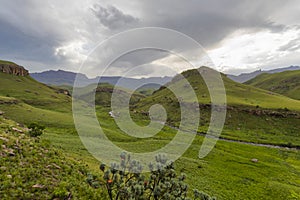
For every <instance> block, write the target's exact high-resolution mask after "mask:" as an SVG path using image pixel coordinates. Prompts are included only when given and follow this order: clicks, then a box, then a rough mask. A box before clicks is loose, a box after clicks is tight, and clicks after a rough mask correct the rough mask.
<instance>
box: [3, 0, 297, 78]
mask: <svg viewBox="0 0 300 200" xmlns="http://www.w3.org/2000/svg"><path fill="white" fill-rule="evenodd" d="M0 4H1V7H0V27H1V30H0V43H1V45H0V59H6V60H11V61H15V62H17V63H19V64H21V65H24V66H25V67H26V68H28V69H29V70H30V71H32V72H34V71H44V70H47V69H64V70H71V71H77V70H78V68H79V66H80V64H81V62H82V61H83V60H84V59H85V58H86V56H87V55H88V53H89V51H90V50H92V49H93V48H94V47H95V46H96V44H98V43H99V42H101V41H103V40H105V39H107V38H108V37H110V36H112V35H114V34H117V33H120V32H122V31H126V30H129V29H132V28H140V27H145V26H158V27H164V28H170V29H174V30H176V31H180V32H182V33H184V34H186V35H188V36H190V37H192V38H193V39H195V40H196V41H197V42H199V43H200V44H201V45H202V46H203V47H204V48H205V50H206V52H207V53H208V55H209V56H210V57H211V58H212V60H213V62H214V63H215V68H217V69H218V70H221V71H223V72H226V73H240V72H244V71H252V70H256V69H258V68H261V69H271V68H275V67H286V66H290V65H299V64H300V56H299V53H300V46H299V42H300V26H299V21H300V12H299V10H300V3H299V1H298V0H290V1H285V2H284V3H283V2H282V1H281V0H262V1H251V0H244V1H243V0H242V1H238V0H226V1H223V0H211V1H204V0H203V1H199V0H194V1H180V0H163V1H141V0H132V1H121V0H117V1H106V0H103V1H102V0H97V1H96V0H88V1H86V0H81V1H71V0H66V1H59V0H53V1H39V0H29V1H22V0H15V1H6V0H0ZM129 42H130V41H129ZM132 42H134V40H133V41H132ZM181 45H184V44H178V46H181ZM106 53H107V52H106ZM109 53H114V52H109ZM170 56H171V55H167V54H166V53H165V52H162V53H159V52H158V53H151V51H148V54H147V51H145V52H143V53H138V54H136V56H132V55H128V56H127V57H123V58H122V59H121V60H120V62H119V63H117V62H115V66H114V68H115V69H116V70H115V72H113V71H112V72H111V73H112V74H111V75H122V74H120V73H122V70H117V69H118V67H122V65H126V63H127V64H128V65H134V64H139V65H143V64H145V63H152V64H153V63H158V61H161V60H169V63H168V64H170V65H171V64H172V63H170V59H164V58H165V57H170ZM99 62H100V63H99V65H101V61H99ZM129 63H130V64H129ZM174 65H176V63H174ZM89 70H90V71H89V72H88V73H89V75H90V76H92V75H93V73H92V71H93V69H92V68H91V69H89Z"/></svg>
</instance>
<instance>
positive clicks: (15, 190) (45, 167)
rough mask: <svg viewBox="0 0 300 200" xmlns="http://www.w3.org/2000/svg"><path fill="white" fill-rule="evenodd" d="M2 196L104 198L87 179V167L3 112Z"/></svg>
mask: <svg viewBox="0 0 300 200" xmlns="http://www.w3.org/2000/svg"><path fill="white" fill-rule="evenodd" d="M0 155H1V159H0V166H1V167H0V182H1V185H0V198H1V199H55V198H56V199H103V198H105V195H104V194H102V192H101V191H102V190H95V189H93V188H91V187H90V186H89V185H88V183H87V182H86V178H87V173H88V169H87V168H86V167H85V166H84V165H83V164H82V163H79V162H78V161H74V160H71V159H68V158H66V157H65V156H64V155H63V154H62V153H61V152H60V151H58V150H56V149H54V148H53V147H52V146H51V145H50V144H49V142H47V141H46V140H42V139H39V138H31V137H29V136H28V133H27V132H26V129H24V128H23V127H20V126H18V124H17V123H15V122H14V121H11V120H8V119H5V118H3V117H1V116H0Z"/></svg>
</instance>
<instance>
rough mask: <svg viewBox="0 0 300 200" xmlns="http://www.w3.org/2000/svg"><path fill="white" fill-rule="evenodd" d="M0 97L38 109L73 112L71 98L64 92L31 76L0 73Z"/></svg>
mask: <svg viewBox="0 0 300 200" xmlns="http://www.w3.org/2000/svg"><path fill="white" fill-rule="evenodd" d="M0 86H1V87H0V96H6V97H14V98H16V99H18V100H20V101H22V102H24V103H26V104H29V105H31V106H35V107H38V108H47V109H49V110H55V111H60V112H70V111H71V104H70V102H71V98H70V96H68V95H66V94H64V92H63V91H62V90H59V89H55V88H51V87H49V86H46V85H44V84H42V83H39V82H37V81H36V80H34V79H32V78H31V77H30V76H15V75H13V74H7V73H2V72H0Z"/></svg>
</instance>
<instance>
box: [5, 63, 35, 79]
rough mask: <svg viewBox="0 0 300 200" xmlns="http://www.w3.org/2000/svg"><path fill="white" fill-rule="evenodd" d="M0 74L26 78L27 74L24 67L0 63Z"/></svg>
mask: <svg viewBox="0 0 300 200" xmlns="http://www.w3.org/2000/svg"><path fill="white" fill-rule="evenodd" d="M0 72H3V73H7V74H13V75H16V76H28V75H29V72H28V70H26V69H25V68H24V67H22V66H19V65H17V64H12V63H11V64H10V63H7V64H6V63H0Z"/></svg>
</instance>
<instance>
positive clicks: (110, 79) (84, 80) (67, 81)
mask: <svg viewBox="0 0 300 200" xmlns="http://www.w3.org/2000/svg"><path fill="white" fill-rule="evenodd" d="M76 75H77V79H79V82H80V85H79V86H81V87H84V86H87V85H90V84H93V83H98V82H99V83H109V84H111V85H116V84H118V86H120V87H124V88H127V89H135V88H136V87H137V86H140V85H144V84H146V83H149V84H147V85H148V86H149V87H151V88H153V89H158V88H159V87H160V85H164V84H165V83H167V82H169V81H170V80H171V79H172V77H168V76H165V77H150V78H140V79H137V78H127V77H121V76H102V77H101V78H100V77H99V76H98V77H96V78H88V77H87V76H86V75H85V74H81V73H78V74H77V73H74V72H69V71H64V70H57V71H54V70H49V71H44V72H39V73H30V76H31V77H32V78H34V79H35V80H37V81H39V82H41V83H45V84H47V85H56V86H61V85H67V86H73V84H74V81H75V78H76ZM121 78H122V81H121V83H120V84H119V83H118V81H119V80H121ZM153 83H156V84H153ZM145 87H147V86H145Z"/></svg>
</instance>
